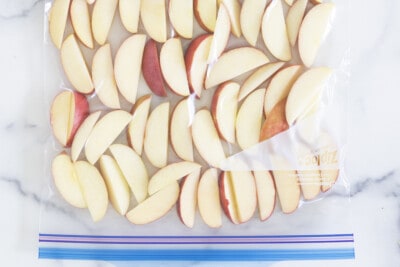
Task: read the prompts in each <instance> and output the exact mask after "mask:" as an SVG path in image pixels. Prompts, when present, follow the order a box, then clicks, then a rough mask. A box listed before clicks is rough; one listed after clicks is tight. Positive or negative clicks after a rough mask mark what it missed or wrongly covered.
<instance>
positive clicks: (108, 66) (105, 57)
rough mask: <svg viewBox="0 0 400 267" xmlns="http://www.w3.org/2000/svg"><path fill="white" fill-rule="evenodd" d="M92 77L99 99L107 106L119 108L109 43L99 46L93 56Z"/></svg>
mask: <svg viewBox="0 0 400 267" xmlns="http://www.w3.org/2000/svg"><path fill="white" fill-rule="evenodd" d="M92 78H93V84H94V89H95V92H96V94H97V97H98V98H99V99H100V101H101V102H102V103H103V104H104V105H105V106H107V107H109V108H112V109H119V108H120V103H119V98H118V88H117V84H116V82H115V77H114V67H113V62H112V54H111V47H110V44H105V45H103V46H102V47H100V48H99V49H98V50H97V52H96V54H95V55H94V56H93V61H92Z"/></svg>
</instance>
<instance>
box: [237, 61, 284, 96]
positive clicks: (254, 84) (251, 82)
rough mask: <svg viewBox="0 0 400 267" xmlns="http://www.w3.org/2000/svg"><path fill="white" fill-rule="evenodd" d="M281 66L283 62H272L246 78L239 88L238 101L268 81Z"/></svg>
mask: <svg viewBox="0 0 400 267" xmlns="http://www.w3.org/2000/svg"><path fill="white" fill-rule="evenodd" d="M283 65H285V62H272V63H269V64H266V65H264V66H262V67H260V68H259V69H258V70H256V71H255V72H254V73H253V74H251V75H250V76H249V77H247V79H246V80H245V81H244V82H243V84H242V86H241V87H240V92H239V101H241V100H242V99H244V98H245V97H246V96H247V95H248V94H250V93H251V92H253V91H254V90H255V89H257V88H258V87H259V86H260V85H261V84H262V83H263V82H265V81H266V80H268V79H269V78H270V77H271V76H272V75H274V74H275V72H277V71H278V70H279V69H280V68H282V67H283Z"/></svg>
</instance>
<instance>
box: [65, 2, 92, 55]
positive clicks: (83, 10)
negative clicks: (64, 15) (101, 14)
mask: <svg viewBox="0 0 400 267" xmlns="http://www.w3.org/2000/svg"><path fill="white" fill-rule="evenodd" d="M70 9H71V10H70V16H71V22H72V26H73V27H74V31H75V33H76V36H77V37H78V38H79V40H81V42H82V43H83V44H84V45H86V46H87V47H89V48H93V37H92V28H91V22H90V14H89V7H88V4H87V2H86V1H85V0H72V3H71V8H70Z"/></svg>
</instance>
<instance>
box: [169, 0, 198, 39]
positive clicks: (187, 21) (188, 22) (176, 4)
mask: <svg viewBox="0 0 400 267" xmlns="http://www.w3.org/2000/svg"><path fill="white" fill-rule="evenodd" d="M168 13H169V20H170V22H171V24H172V26H173V27H174V29H175V31H176V32H177V33H178V34H179V36H181V37H183V38H186V39H192V37H193V0H170V1H169V8H168Z"/></svg>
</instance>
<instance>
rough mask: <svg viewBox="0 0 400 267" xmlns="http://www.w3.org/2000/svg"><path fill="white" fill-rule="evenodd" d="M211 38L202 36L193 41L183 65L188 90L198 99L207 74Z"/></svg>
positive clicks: (208, 35) (205, 35)
mask: <svg viewBox="0 0 400 267" xmlns="http://www.w3.org/2000/svg"><path fill="white" fill-rule="evenodd" d="M212 40H213V36H212V35H211V34H203V35H200V36H199V37H197V38H196V39H194V40H193V41H192V42H191V43H190V45H189V47H188V48H187V50H186V54H185V65H186V73H187V78H188V82H189V89H190V91H191V92H192V93H195V94H196V96H197V97H199V98H200V96H201V92H202V91H203V89H204V80H205V77H206V73H207V67H208V64H207V59H208V55H209V52H210V47H211V42H212Z"/></svg>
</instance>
